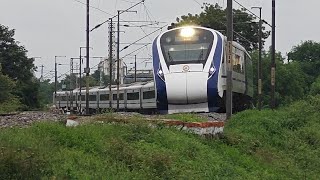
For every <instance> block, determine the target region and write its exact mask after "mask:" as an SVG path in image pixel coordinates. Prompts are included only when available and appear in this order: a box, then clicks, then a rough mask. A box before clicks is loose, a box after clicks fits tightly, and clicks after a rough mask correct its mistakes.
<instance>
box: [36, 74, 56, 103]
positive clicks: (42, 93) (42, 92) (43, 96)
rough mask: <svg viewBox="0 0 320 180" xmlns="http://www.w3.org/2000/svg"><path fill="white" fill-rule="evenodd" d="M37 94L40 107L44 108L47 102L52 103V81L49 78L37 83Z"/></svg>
mask: <svg viewBox="0 0 320 180" xmlns="http://www.w3.org/2000/svg"><path fill="white" fill-rule="evenodd" d="M39 85H40V86H39V94H38V99H39V103H40V107H42V108H44V107H46V106H47V105H48V104H51V103H52V98H53V92H54V83H52V82H50V80H49V79H47V80H44V81H42V82H40V83H39Z"/></svg>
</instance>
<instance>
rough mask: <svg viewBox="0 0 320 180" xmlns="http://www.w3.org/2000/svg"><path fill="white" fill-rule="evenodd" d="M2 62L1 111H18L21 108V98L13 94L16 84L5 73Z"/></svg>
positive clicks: (0, 74) (0, 76)
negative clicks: (3, 72)
mask: <svg viewBox="0 0 320 180" xmlns="http://www.w3.org/2000/svg"><path fill="white" fill-rule="evenodd" d="M1 69H2V68H1V64H0V92H1V93H0V113H8V112H12V111H16V110H18V109H19V108H20V106H21V104H20V102H19V100H18V99H17V98H16V97H15V96H14V95H13V89H14V88H15V86H16V84H15V83H14V82H13V81H12V80H11V79H10V78H9V77H8V76H7V75H3V74H2V71H1Z"/></svg>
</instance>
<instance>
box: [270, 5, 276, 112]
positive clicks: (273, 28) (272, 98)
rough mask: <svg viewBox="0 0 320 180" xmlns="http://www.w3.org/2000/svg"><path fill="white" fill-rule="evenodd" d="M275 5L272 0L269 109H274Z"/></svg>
mask: <svg viewBox="0 0 320 180" xmlns="http://www.w3.org/2000/svg"><path fill="white" fill-rule="evenodd" d="M275 6H276V3H275V0H272V49H271V108H272V109H274V108H275V105H276V103H275V84H276V60H275V53H276V47H275V46H276V9H275Z"/></svg>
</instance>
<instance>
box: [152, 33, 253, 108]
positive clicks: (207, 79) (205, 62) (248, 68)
mask: <svg viewBox="0 0 320 180" xmlns="http://www.w3.org/2000/svg"><path fill="white" fill-rule="evenodd" d="M226 42H227V41H226V38H225V37H224V36H223V35H222V34H221V33H220V32H218V31H215V30H213V29H209V28H203V27H179V28H175V29H171V30H168V31H166V32H164V33H162V34H160V35H159V36H158V37H157V38H156V39H155V41H154V43H153V48H152V50H153V69H154V81H155V87H156V91H157V109H158V110H159V111H161V112H163V113H169V114H171V113H178V112H211V111H217V110H219V109H220V108H223V107H224V106H225V105H224V101H225V100H224V98H225V97H224V94H225V91H226V68H227V66H226V54H225V52H226V51H225V50H226V45H227V43H226ZM232 51H233V89H232V91H233V93H234V97H235V100H236V101H235V104H236V105H237V106H238V108H239V109H243V107H240V106H244V105H245V104H246V103H248V101H249V100H250V98H251V97H252V95H253V90H252V83H253V82H252V63H251V60H250V57H249V56H248V54H247V52H246V50H245V49H244V48H243V47H242V46H241V45H239V44H238V43H236V42H233V49H232Z"/></svg>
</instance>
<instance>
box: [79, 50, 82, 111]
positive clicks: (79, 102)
mask: <svg viewBox="0 0 320 180" xmlns="http://www.w3.org/2000/svg"><path fill="white" fill-rule="evenodd" d="M81 48H82V47H80V56H79V59H80V65H79V96H80V99H79V103H80V104H79V113H80V114H81V100H82V99H81V98H82V96H81V89H82V88H81V86H82V84H81V74H82V72H81V64H82V57H81V56H82V55H81Z"/></svg>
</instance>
